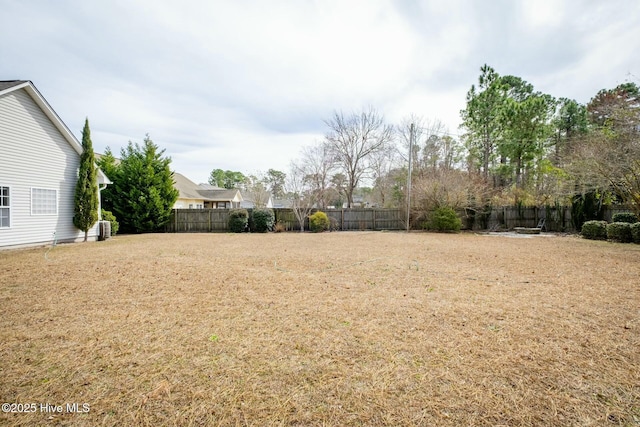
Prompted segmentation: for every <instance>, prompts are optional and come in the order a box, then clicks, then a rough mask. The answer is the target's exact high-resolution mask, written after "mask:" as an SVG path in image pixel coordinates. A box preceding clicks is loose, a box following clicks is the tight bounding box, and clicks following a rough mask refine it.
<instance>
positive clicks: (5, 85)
mask: <svg viewBox="0 0 640 427" xmlns="http://www.w3.org/2000/svg"><path fill="white" fill-rule="evenodd" d="M18 89H24V90H25V91H26V92H27V94H29V96H30V97H31V98H32V99H33V100H34V102H35V103H36V104H37V105H38V106H39V107H40V109H41V110H42V112H43V113H44V114H45V115H46V116H47V117H48V118H49V120H51V123H53V125H54V126H55V127H56V129H58V131H60V133H61V134H62V136H63V137H64V139H66V140H67V142H68V143H69V144H70V145H71V146H72V147H73V149H74V150H75V151H76V152H77V153H78V154H82V144H80V142H79V141H78V140H77V139H76V137H75V135H74V134H73V133H72V132H71V131H70V130H69V128H68V127H67V125H66V124H65V123H64V122H63V121H62V119H61V118H60V116H58V114H57V113H56V112H55V111H53V108H51V105H49V103H48V102H47V100H46V99H44V97H43V96H42V94H41V93H40V91H38V89H36V87H35V86H34V85H33V83H32V82H31V81H30V80H3V81H0V95H4V94H6V93H9V92H13V91H14V90H18ZM98 183H99V184H111V181H109V178H107V176H106V175H105V174H104V173H103V172H102V171H101V170H100V169H98Z"/></svg>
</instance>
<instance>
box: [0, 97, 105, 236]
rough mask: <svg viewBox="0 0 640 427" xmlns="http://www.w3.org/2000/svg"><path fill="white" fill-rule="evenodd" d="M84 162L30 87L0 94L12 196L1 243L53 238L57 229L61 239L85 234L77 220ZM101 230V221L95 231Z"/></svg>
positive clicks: (2, 178)
mask: <svg viewBox="0 0 640 427" xmlns="http://www.w3.org/2000/svg"><path fill="white" fill-rule="evenodd" d="M41 102H42V101H41ZM58 126H60V124H59V123H58ZM79 163H80V156H79V154H78V152H77V147H73V146H72V144H71V143H70V142H69V140H68V139H67V138H66V137H65V136H64V135H63V134H62V133H61V131H60V130H59V128H58V127H57V126H56V125H54V123H53V122H52V121H51V119H50V118H49V117H48V116H47V114H45V113H44V111H43V109H42V108H41V106H40V105H38V103H36V102H35V101H34V99H33V98H32V97H31V96H30V95H29V93H27V89H26V88H20V89H17V90H14V91H10V92H8V93H6V92H5V93H3V94H1V95H0V187H6V188H9V195H10V203H9V205H10V208H9V213H10V221H9V226H8V227H0V247H4V246H14V245H29V244H39V243H48V242H51V241H52V240H53V238H54V232H55V237H56V238H57V239H58V240H59V241H70V240H78V239H80V238H83V237H84V233H83V232H81V231H80V230H78V229H77V228H75V226H74V225H73V197H74V191H75V185H76V182H77V176H78V168H79ZM96 235H97V225H96V226H95V227H94V228H93V229H92V230H90V231H89V236H91V237H92V238H95V236H96Z"/></svg>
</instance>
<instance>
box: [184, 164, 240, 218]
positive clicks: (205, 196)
mask: <svg viewBox="0 0 640 427" xmlns="http://www.w3.org/2000/svg"><path fill="white" fill-rule="evenodd" d="M173 181H174V185H173V186H174V188H175V189H176V190H178V199H177V200H176V202H175V204H174V205H173V208H174V209H231V208H237V207H240V204H241V203H242V201H243V199H242V195H241V194H240V190H236V189H231V190H227V189H225V188H218V187H213V186H211V185H208V184H200V185H198V184H196V183H195V182H193V181H191V180H190V179H189V178H187V177H186V176H184V175H182V174H180V173H177V172H174V173H173Z"/></svg>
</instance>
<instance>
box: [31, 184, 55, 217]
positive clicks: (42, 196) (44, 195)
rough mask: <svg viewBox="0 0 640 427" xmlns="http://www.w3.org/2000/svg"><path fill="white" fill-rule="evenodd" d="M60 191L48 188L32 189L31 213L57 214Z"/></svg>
mask: <svg viewBox="0 0 640 427" xmlns="http://www.w3.org/2000/svg"><path fill="white" fill-rule="evenodd" d="M57 213H58V191H57V190H51V189H48V188H32V189H31V215H56V214H57Z"/></svg>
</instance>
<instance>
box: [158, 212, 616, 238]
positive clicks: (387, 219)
mask: <svg viewBox="0 0 640 427" xmlns="http://www.w3.org/2000/svg"><path fill="white" fill-rule="evenodd" d="M628 210H629V209H626V208H624V207H618V206H616V207H613V208H607V209H605V211H604V219H605V220H607V221H611V218H612V216H613V215H614V214H615V213H616V212H623V211H628ZM273 211H274V215H275V219H276V221H277V222H280V223H281V224H283V225H284V227H285V230H287V231H298V230H299V229H300V225H299V222H298V220H297V219H296V216H295V215H294V213H293V210H292V209H282V208H277V209H273ZM229 212H230V209H174V210H173V211H172V213H171V220H170V221H169V223H168V224H167V225H166V227H165V230H166V231H167V232H170V233H210V232H227V231H228V230H229V225H228V224H229ZM324 212H325V213H326V214H327V216H328V217H329V220H330V221H331V229H332V230H404V229H405V227H406V226H405V222H404V221H405V212H404V211H403V210H402V209H367V208H353V209H327V210H325V211H324ZM459 215H460V216H461V218H462V219H463V224H466V221H464V220H465V219H467V218H465V213H464V212H459ZM541 218H545V226H546V231H556V232H560V231H567V232H573V231H575V229H574V225H573V222H572V220H571V208H570V207H568V206H564V207H563V206H560V207H552V206H549V207H544V206H543V207H536V206H533V207H517V206H503V207H494V208H493V209H492V210H491V213H490V214H489V215H488V219H487V229H489V230H493V229H497V228H503V229H505V228H506V229H513V228H514V227H527V228H532V227H536V226H537V225H538V222H539V221H540V219H541ZM478 227H479V221H478V219H477V218H476V222H475V224H474V229H481V228H478ZM308 229H309V221H308V220H306V221H305V230H308Z"/></svg>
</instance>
